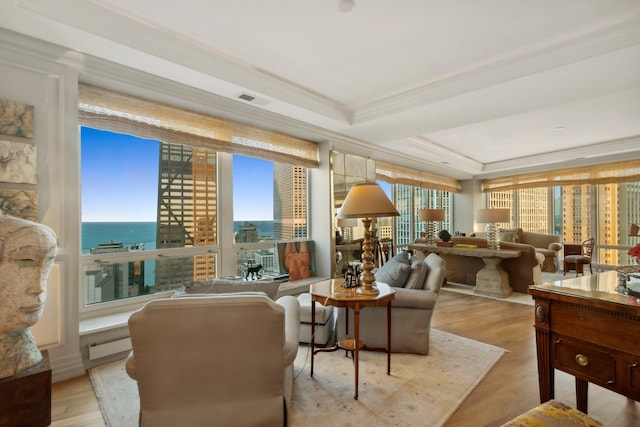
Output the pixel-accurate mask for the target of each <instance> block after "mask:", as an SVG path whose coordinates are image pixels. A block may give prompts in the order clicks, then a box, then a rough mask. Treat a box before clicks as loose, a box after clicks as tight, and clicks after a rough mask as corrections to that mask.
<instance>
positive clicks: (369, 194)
mask: <svg viewBox="0 0 640 427" xmlns="http://www.w3.org/2000/svg"><path fill="white" fill-rule="evenodd" d="M398 215H400V214H399V213H398V211H397V210H396V208H395V206H393V203H391V200H389V198H388V197H387V195H386V194H385V192H384V191H383V190H382V187H380V186H379V185H378V184H375V183H373V184H356V185H354V186H353V187H351V190H349V194H347V197H346V198H345V199H344V203H342V206H341V207H340V210H338V214H337V215H336V217H337V218H338V219H341V218H376V217H385V216H398Z"/></svg>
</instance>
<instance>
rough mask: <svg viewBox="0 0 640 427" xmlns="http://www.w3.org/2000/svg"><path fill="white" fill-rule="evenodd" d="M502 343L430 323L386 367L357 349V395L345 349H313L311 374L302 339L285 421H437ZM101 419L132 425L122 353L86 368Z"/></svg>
mask: <svg viewBox="0 0 640 427" xmlns="http://www.w3.org/2000/svg"><path fill="white" fill-rule="evenodd" d="M504 353H505V350H504V349H502V348H499V347H495V346H492V345H488V344H484V343H481V342H478V341H474V340H471V339H468V338H464V337H460V336H457V335H453V334H449V333H446V332H442V331H439V330H436V329H432V332H431V348H430V352H429V355H428V356H420V355H412V354H392V356H391V375H387V374H386V355H385V354H384V353H375V352H364V351H363V352H362V353H360V382H359V396H358V400H355V399H354V398H353V395H354V386H355V381H354V367H353V362H352V360H351V359H350V358H347V357H345V352H343V351H336V352H333V353H320V354H317V355H316V357H315V364H314V375H313V378H311V377H310V367H309V366H310V360H309V357H310V356H309V351H308V346H306V345H301V346H300V349H299V351H298V356H297V358H296V362H295V365H294V372H295V375H296V378H295V380H294V385H293V398H292V402H291V413H290V414H289V415H290V418H289V425H290V426H293V427H297V426H308V427H315V426H327V425H331V426H333V425H335V426H338V425H339V426H360V425H368V426H385V427H386V426H425V425H428V426H442V425H443V424H444V423H445V422H446V421H447V420H448V419H449V417H451V415H452V414H453V413H454V412H455V411H456V409H457V408H458V407H459V406H460V405H461V404H462V402H464V400H465V399H466V397H467V396H468V395H469V393H471V391H473V389H474V388H475V387H476V386H477V385H478V384H479V383H480V381H482V379H483V378H484V376H485V375H486V374H487V372H489V370H490V369H491V368H492V367H493V366H494V364H495V363H496V362H497V361H498V360H499V359H500V358H501V357H502V355H503V354H504ZM89 375H90V377H91V383H92V384H93V387H94V389H95V392H96V396H97V397H98V402H99V404H100V409H101V411H102V414H103V417H104V419H105V423H106V425H107V426H118V427H128V426H136V425H137V422H138V407H139V400H138V394H137V388H136V384H135V382H134V381H133V380H131V379H130V378H129V377H128V376H127V374H126V373H125V371H124V361H118V362H113V363H110V364H106V365H103V366H100V367H97V368H93V369H91V370H90V371H89Z"/></svg>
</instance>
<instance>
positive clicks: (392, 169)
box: [376, 161, 460, 193]
mask: <svg viewBox="0 0 640 427" xmlns="http://www.w3.org/2000/svg"><path fill="white" fill-rule="evenodd" d="M376 177H377V179H379V180H381V181H385V182H389V183H391V184H406V185H413V186H416V187H423V188H430V189H434V190H442V191H451V192H453V193H457V192H459V191H460V183H459V182H458V180H456V179H453V178H449V177H445V176H440V175H436V174H432V173H429V172H423V171H418V170H415V169H410V168H406V167H403V166H398V165H393V164H390V163H386V162H380V161H376Z"/></svg>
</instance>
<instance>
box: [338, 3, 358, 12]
mask: <svg viewBox="0 0 640 427" xmlns="http://www.w3.org/2000/svg"><path fill="white" fill-rule="evenodd" d="M354 7H356V2H355V1H354V0H338V9H340V12H343V13H347V12H351V11H352V10H353V8H354Z"/></svg>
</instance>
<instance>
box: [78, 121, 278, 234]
mask: <svg viewBox="0 0 640 427" xmlns="http://www.w3.org/2000/svg"><path fill="white" fill-rule="evenodd" d="M81 132H82V135H81V137H82V164H81V173H82V221H83V222H92V221H104V222H111V221H132V222H134V221H156V215H157V213H156V206H157V200H158V154H159V153H158V150H159V148H158V146H159V143H158V141H153V140H147V139H141V138H136V137H133V136H129V135H122V134H116V133H111V132H105V131H100V130H95V129H89V128H84V127H83V128H82V131H81ZM233 170H234V183H235V184H234V188H233V199H234V202H235V206H234V220H236V221H244V220H254V221H260V220H267V221H268V220H272V219H273V208H272V206H273V165H272V163H271V162H268V161H264V160H258V159H253V158H249V157H244V156H234V163H233ZM221 184H222V183H221Z"/></svg>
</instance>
